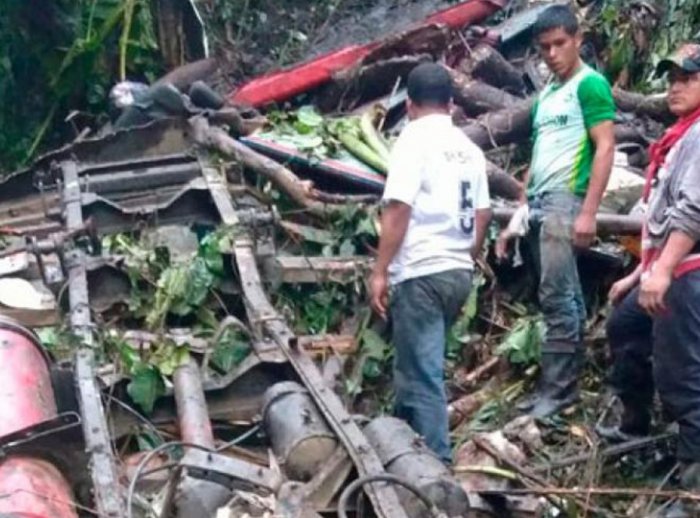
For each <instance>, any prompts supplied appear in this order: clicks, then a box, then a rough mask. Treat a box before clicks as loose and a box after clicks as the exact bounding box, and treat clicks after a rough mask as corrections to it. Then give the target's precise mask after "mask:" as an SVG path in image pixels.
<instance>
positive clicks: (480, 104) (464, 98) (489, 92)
mask: <svg viewBox="0 0 700 518" xmlns="http://www.w3.org/2000/svg"><path fill="white" fill-rule="evenodd" d="M446 70H447V71H448V73H449V74H450V76H451V77H452V85H453V87H452V90H453V91H452V94H453V96H454V101H455V104H457V105H458V106H460V107H461V108H462V109H463V110H464V113H465V114H466V115H467V116H469V117H477V116H479V115H482V114H484V113H488V112H492V111H496V110H503V109H506V108H511V107H513V106H515V105H516V104H517V103H518V102H519V101H520V99H518V98H517V97H515V96H513V95H510V94H509V93H507V92H505V91H503V90H500V89H499V88H496V87H493V86H491V85H488V84H486V83H484V82H482V81H475V80H472V79H470V78H469V77H468V76H466V75H465V74H463V73H461V72H458V71H456V70H452V69H450V68H447V69H446Z"/></svg>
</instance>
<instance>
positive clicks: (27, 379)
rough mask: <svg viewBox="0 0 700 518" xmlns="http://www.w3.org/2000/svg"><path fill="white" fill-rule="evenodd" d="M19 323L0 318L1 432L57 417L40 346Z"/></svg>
mask: <svg viewBox="0 0 700 518" xmlns="http://www.w3.org/2000/svg"><path fill="white" fill-rule="evenodd" d="M21 329H22V328H21V327H20V326H19V325H18V324H13V323H10V322H2V321H0V380H2V383H0V436H4V435H8V434H10V433H12V432H16V431H18V430H22V429H24V428H28V427H30V426H33V425H35V424H37V423H41V422H43V421H46V420H48V419H53V418H54V417H56V413H57V410H56V401H55V399H54V394H53V387H52V386H51V378H50V376H49V367H48V365H47V362H46V356H45V355H44V353H43V352H42V350H41V346H40V345H39V344H37V343H35V342H34V341H33V340H32V339H31V336H32V334H31V333H30V332H29V331H25V332H21Z"/></svg>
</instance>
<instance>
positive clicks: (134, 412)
mask: <svg viewBox="0 0 700 518" xmlns="http://www.w3.org/2000/svg"><path fill="white" fill-rule="evenodd" d="M105 396H107V398H108V399H109V401H110V403H116V404H117V406H119V407H121V408H122V409H124V410H125V411H126V412H128V413H130V414H131V415H133V416H134V417H136V419H138V420H139V421H141V422H142V423H143V424H145V425H146V426H147V427H148V428H149V429H150V430H151V431H152V432H153V433H154V434H155V435H156V436H157V437H158V438H159V439H160V440H161V441H163V440H164V438H163V434H162V433H160V430H158V428H156V425H154V424H153V423H152V422H151V421H149V420H148V419H147V418H146V416H144V415H143V414H141V413H140V412H139V411H138V410H136V409H135V408H133V407H131V406H129V405H128V404H126V403H125V402H124V401H122V400H121V399H119V398H117V397H115V396H113V395H112V394H105Z"/></svg>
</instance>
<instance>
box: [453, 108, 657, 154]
mask: <svg viewBox="0 0 700 518" xmlns="http://www.w3.org/2000/svg"><path fill="white" fill-rule="evenodd" d="M463 102H466V101H464V100H463ZM470 102H473V103H474V104H476V103H475V101H473V100H472V101H470ZM532 104H533V100H532V99H525V100H521V101H518V102H516V103H515V104H513V105H512V106H510V107H507V108H503V109H500V110H496V111H491V112H488V113H486V114H484V115H481V116H479V117H478V118H477V119H474V120H472V121H470V122H468V123H467V124H463V125H462V126H460V127H461V128H462V131H464V133H465V135H467V137H469V138H470V139H471V140H472V141H473V142H474V143H475V144H476V145H477V146H479V147H480V148H481V149H483V150H484V151H486V150H489V149H494V148H497V147H501V146H506V145H508V144H518V143H522V142H524V141H526V140H527V139H529V138H530V137H531V136H532ZM615 140H616V142H617V143H620V142H635V143H638V144H643V145H645V146H646V145H648V144H649V142H650V140H651V139H650V138H649V137H647V136H646V135H645V134H644V133H643V132H642V131H641V130H640V129H639V127H638V125H637V124H633V123H622V124H615Z"/></svg>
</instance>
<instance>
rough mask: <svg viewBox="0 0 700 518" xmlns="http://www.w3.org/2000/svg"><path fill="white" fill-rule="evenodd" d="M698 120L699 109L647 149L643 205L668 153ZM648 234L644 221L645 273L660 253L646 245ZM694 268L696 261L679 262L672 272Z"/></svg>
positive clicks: (698, 266) (699, 116) (699, 264)
mask: <svg viewBox="0 0 700 518" xmlns="http://www.w3.org/2000/svg"><path fill="white" fill-rule="evenodd" d="M698 119H700V108H698V109H697V110H695V111H694V112H693V113H691V114H690V115H686V116H685V117H683V118H682V119H678V121H677V122H676V123H675V124H674V125H673V126H671V127H670V128H668V129H667V130H666V132H665V133H664V134H663V136H662V137H661V138H660V139H659V140H658V141H656V142H654V143H653V144H652V145H651V146H650V147H649V166H648V167H647V174H646V182H645V184H644V191H643V194H642V200H644V202H645V203H647V202H648V201H649V196H650V194H651V186H652V184H653V183H654V179H655V178H656V175H657V174H658V172H659V169H661V167H662V166H663V165H664V162H666V157H667V156H668V153H669V151H671V149H672V148H673V146H675V145H676V144H677V143H678V141H679V140H680V139H681V138H683V135H685V133H686V132H687V131H688V130H689V129H690V128H691V126H692V125H693V124H695V122H697V121H698ZM648 232H649V229H648V228H647V223H646V219H645V221H644V224H643V225H642V269H643V270H644V271H645V272H646V271H648V270H649V269H650V268H651V266H652V264H653V263H654V261H656V259H658V257H659V254H660V253H661V250H660V249H658V248H651V247H649V246H648V245H646V242H647V236H648ZM696 268H700V263H698V261H696V260H693V261H690V262H689V263H688V264H683V263H682V262H681V264H680V265H678V267H677V268H676V270H675V271H674V277H678V276H679V275H682V274H683V273H684V272H685V271H690V270H693V269H696Z"/></svg>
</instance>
